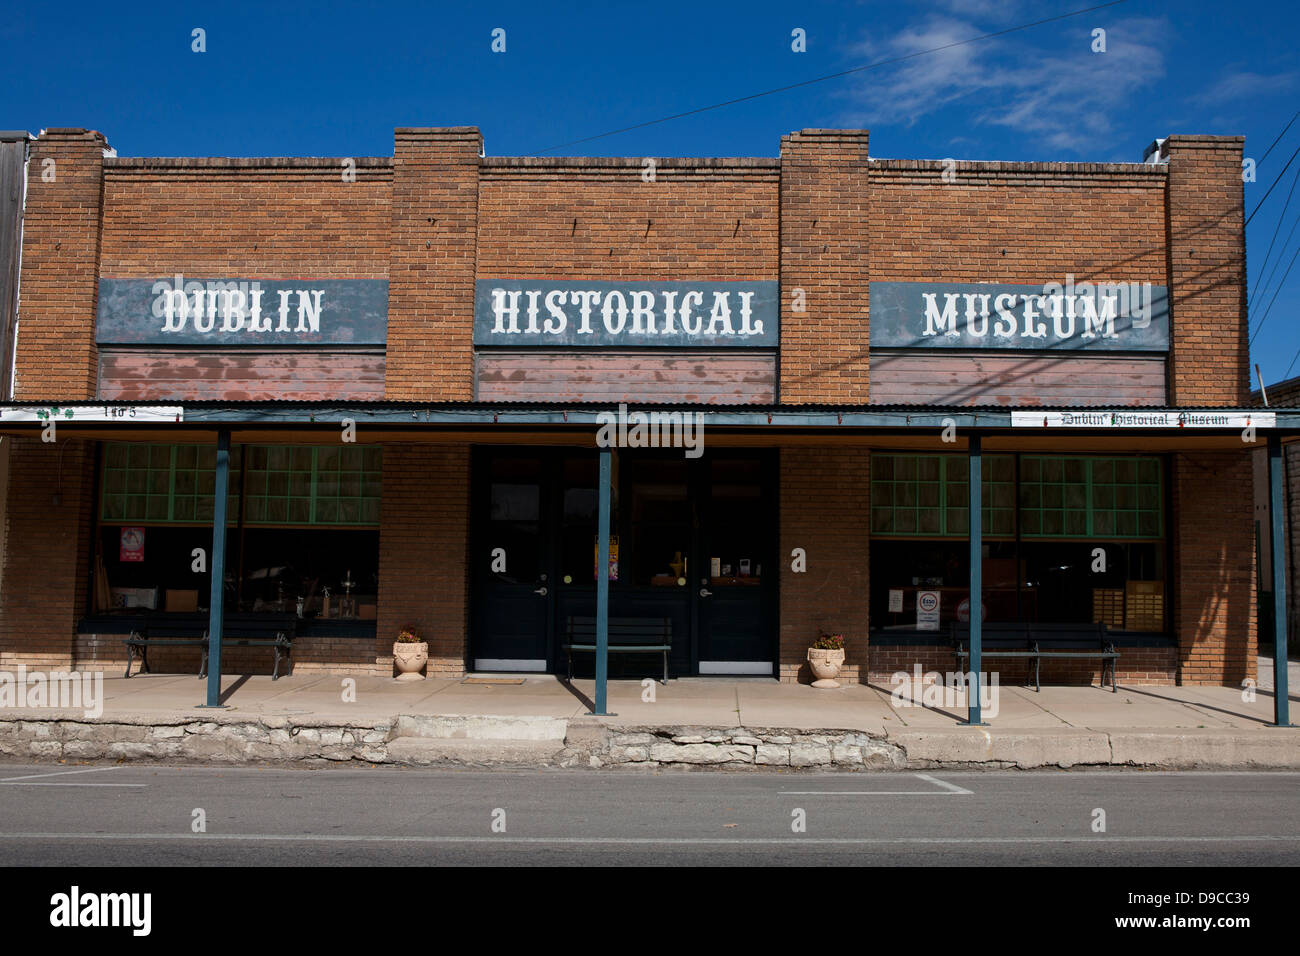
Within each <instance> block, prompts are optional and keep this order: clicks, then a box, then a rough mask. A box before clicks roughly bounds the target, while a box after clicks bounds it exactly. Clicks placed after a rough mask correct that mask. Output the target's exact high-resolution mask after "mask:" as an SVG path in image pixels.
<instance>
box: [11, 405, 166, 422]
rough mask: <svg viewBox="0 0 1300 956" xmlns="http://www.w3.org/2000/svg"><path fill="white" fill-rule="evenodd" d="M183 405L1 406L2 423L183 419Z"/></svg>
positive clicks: (161, 420) (163, 420)
mask: <svg viewBox="0 0 1300 956" xmlns="http://www.w3.org/2000/svg"><path fill="white" fill-rule="evenodd" d="M184 420H185V409H184V408H183V407H181V406H180V405H77V406H73V407H70V408H65V407H60V406H57V405H51V406H48V407H46V408H36V407H29V408H0V422H49V421H55V422H60V423H64V422H181V421H184Z"/></svg>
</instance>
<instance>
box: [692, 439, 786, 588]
mask: <svg viewBox="0 0 1300 956" xmlns="http://www.w3.org/2000/svg"><path fill="white" fill-rule="evenodd" d="M765 508H766V502H765V501H764V498H763V475H762V463H761V462H759V461H757V460H755V459H752V458H720V459H714V460H713V461H712V462H710V464H709V510H708V513H707V515H706V516H705V520H706V524H707V527H708V529H709V535H708V547H709V567H708V568H706V569H702V570H701V573H700V574H699V577H701V578H703V577H709V578H710V579H711V581H712V583H713V584H715V585H721V586H728V587H732V586H734V587H749V586H753V585H757V584H758V583H759V581H760V579H761V576H762V575H763V574H771V573H772V569H771V568H770V567H764V557H765V555H764V550H765V548H764V546H765V544H766V543H767V541H766V536H765V534H764V532H765V531H766V530H767V528H768V527H769V523H768V515H767V514H765V513H764V511H765Z"/></svg>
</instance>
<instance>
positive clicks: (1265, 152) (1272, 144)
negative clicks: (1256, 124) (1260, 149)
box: [1256, 110, 1300, 165]
mask: <svg viewBox="0 0 1300 956" xmlns="http://www.w3.org/2000/svg"><path fill="white" fill-rule="evenodd" d="M1297 116H1300V110H1296V112H1295V116H1292V117H1291V122H1290V123H1287V124H1286V125H1285V126H1283V127H1282V132H1280V133H1278V134H1277V137H1276V138H1275V139H1274V140H1273V142H1272V143H1270V144H1269V147H1268V149H1266V150H1264V155H1263V156H1261V157H1259V162H1261V163H1262V162H1263V161H1264V160H1266V159H1268V154H1269V153H1271V152H1273V147H1274V146H1276V145H1277V144H1278V142H1279V141H1281V139H1282V137H1283V136H1285V135H1286V131H1287V130H1289V129H1290V128H1291V123H1294V122H1295V121H1296V117H1297ZM1256 165H1258V163H1257V164H1256Z"/></svg>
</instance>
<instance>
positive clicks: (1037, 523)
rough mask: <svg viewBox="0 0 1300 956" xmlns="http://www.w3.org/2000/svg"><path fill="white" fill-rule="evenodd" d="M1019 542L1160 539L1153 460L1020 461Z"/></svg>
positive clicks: (1160, 471)
mask: <svg viewBox="0 0 1300 956" xmlns="http://www.w3.org/2000/svg"><path fill="white" fill-rule="evenodd" d="M1020 522H1021V534H1022V536H1023V537H1025V538H1103V539H1119V540H1142V541H1152V540H1159V539H1161V538H1163V537H1164V468H1163V462H1162V461H1161V459H1159V458H1155V457H1142V456H1136V455H1128V456H1115V457H1101V456H1072V455H1025V456H1023V457H1022V458H1021V460H1020Z"/></svg>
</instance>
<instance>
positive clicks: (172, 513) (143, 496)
mask: <svg viewBox="0 0 1300 956" xmlns="http://www.w3.org/2000/svg"><path fill="white" fill-rule="evenodd" d="M240 457H241V456H240V449H239V448H238V447H236V448H232V449H231V451H230V494H229V497H228V498H227V511H226V514H227V516H228V521H229V523H231V524H233V523H234V522H235V521H236V520H237V518H238V516H239V469H240V464H241V462H240ZM216 466H217V448H216V446H215V445H163V444H136V443H126V442H109V443H107V444H106V445H105V446H104V474H103V482H102V486H101V494H100V518H101V519H102V520H104V521H111V522H131V521H140V522H146V523H158V524H204V523H210V522H211V521H212V492H213V490H214V487H215V481H216V476H215V474H214V471H215V469H216Z"/></svg>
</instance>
